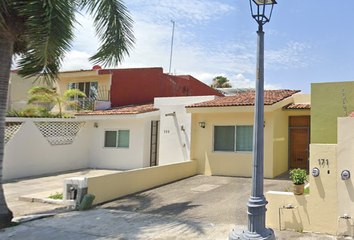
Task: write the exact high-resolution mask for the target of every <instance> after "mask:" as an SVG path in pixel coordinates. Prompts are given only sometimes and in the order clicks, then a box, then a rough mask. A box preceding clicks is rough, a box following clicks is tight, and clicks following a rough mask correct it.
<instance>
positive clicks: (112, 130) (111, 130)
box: [103, 128, 131, 149]
mask: <svg viewBox="0 0 354 240" xmlns="http://www.w3.org/2000/svg"><path fill="white" fill-rule="evenodd" d="M119 131H129V145H128V147H119V146H118V138H119ZM106 132H117V137H116V146H115V147H106V146H105V142H106ZM130 132H131V131H130V129H116V128H115V129H104V131H103V148H106V149H129V148H130Z"/></svg>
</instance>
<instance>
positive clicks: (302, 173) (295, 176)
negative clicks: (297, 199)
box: [290, 168, 307, 185]
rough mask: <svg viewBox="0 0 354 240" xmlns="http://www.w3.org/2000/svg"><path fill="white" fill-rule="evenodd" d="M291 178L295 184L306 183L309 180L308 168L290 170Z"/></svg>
mask: <svg viewBox="0 0 354 240" xmlns="http://www.w3.org/2000/svg"><path fill="white" fill-rule="evenodd" d="M290 179H291V180H292V181H293V183H294V184H295V185H301V184H304V183H305V181H307V174H306V170H304V169H301V168H296V169H293V170H291V171H290Z"/></svg>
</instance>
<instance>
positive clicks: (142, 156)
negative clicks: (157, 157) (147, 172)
mask: <svg viewBox="0 0 354 240" xmlns="http://www.w3.org/2000/svg"><path fill="white" fill-rule="evenodd" d="M158 118H159V116H158V115H156V116H149V117H145V118H141V119H118V120H97V121H94V122H97V123H98V128H93V134H92V140H91V143H90V150H89V166H90V167H91V168H114V169H122V170H126V169H134V168H142V167H148V166H150V131H151V121H152V120H158ZM90 122H92V121H90ZM90 125H92V126H93V123H92V124H90ZM106 130H130V139H129V148H128V149H125V148H105V147H104V133H105V131H106Z"/></svg>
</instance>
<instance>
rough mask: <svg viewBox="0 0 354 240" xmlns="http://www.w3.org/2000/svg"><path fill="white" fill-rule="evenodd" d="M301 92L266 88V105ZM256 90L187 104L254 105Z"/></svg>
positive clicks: (218, 105)
mask: <svg viewBox="0 0 354 240" xmlns="http://www.w3.org/2000/svg"><path fill="white" fill-rule="evenodd" d="M298 92H300V90H266V91H264V105H273V104H275V103H277V102H280V101H281V100H283V99H285V98H288V97H290V96H291V95H293V94H295V93H298ZM254 99H255V91H251V92H246V93H240V94H237V95H233V96H228V97H222V98H218V99H215V100H211V101H207V102H202V103H196V104H192V105H189V106H187V107H188V108H193V107H228V106H253V105H254Z"/></svg>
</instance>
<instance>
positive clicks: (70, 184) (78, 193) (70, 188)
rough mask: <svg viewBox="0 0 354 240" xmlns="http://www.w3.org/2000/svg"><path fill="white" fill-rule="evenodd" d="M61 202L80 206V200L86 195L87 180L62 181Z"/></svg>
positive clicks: (67, 179) (76, 178)
mask: <svg viewBox="0 0 354 240" xmlns="http://www.w3.org/2000/svg"><path fill="white" fill-rule="evenodd" d="M63 188H64V191H63V200H64V201H68V202H71V201H72V202H73V203H74V204H75V205H78V204H80V202H81V200H82V198H83V197H84V196H85V194H87V179H86V178H85V177H74V178H66V179H64V185H63Z"/></svg>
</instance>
